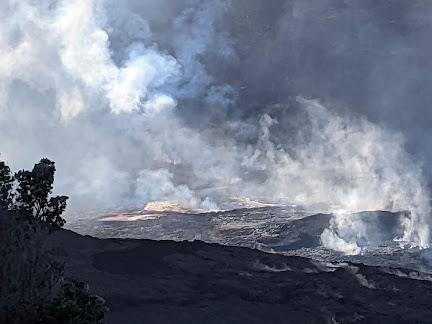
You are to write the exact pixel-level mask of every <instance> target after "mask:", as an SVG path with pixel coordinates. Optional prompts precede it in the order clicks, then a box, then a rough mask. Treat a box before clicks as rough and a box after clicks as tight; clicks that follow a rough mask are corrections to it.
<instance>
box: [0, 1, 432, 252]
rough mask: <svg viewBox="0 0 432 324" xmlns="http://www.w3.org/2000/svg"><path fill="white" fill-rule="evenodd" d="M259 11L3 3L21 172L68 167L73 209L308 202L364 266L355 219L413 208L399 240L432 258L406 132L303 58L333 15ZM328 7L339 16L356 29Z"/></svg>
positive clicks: (10, 154) (10, 157) (10, 135)
mask: <svg viewBox="0 0 432 324" xmlns="http://www.w3.org/2000/svg"><path fill="white" fill-rule="evenodd" d="M241 4H243V5H244V7H243V8H242V7H241ZM262 5H263V4H262V3H261V2H259V1H252V2H249V4H247V3H243V2H242V1H239V2H236V3H231V2H230V1H198V0H188V1H183V2H182V3H181V4H180V3H179V2H177V1H166V2H161V1H154V0H153V1H150V0H147V1H141V2H138V1H133V0H130V1H124V2H121V3H119V2H117V1H102V0H85V1H83V0H67V1H54V0H45V1H31V0H25V1H24V0H21V1H15V0H6V1H2V2H1V3H0V18H1V22H0V28H1V30H2V33H0V137H1V138H2V142H1V145H0V152H1V153H2V158H3V159H5V160H6V161H8V162H9V164H10V165H11V166H12V167H13V168H17V169H18V168H29V167H31V164H32V163H34V162H35V161H37V160H38V159H39V158H40V157H43V156H47V157H49V158H51V159H53V160H55V161H56V163H57V165H58V168H57V169H58V174H57V179H56V189H57V190H58V192H61V193H62V194H67V195H69V196H70V197H71V200H70V208H71V209H75V210H79V209H81V210H85V209H89V208H90V209H97V208H109V207H115V206H144V205H145V204H146V203H147V202H150V201H155V200H166V201H170V202H173V203H178V204H180V205H182V206H185V207H186V208H195V209H203V210H214V209H217V208H222V207H223V206H224V205H226V204H228V202H229V201H230V199H231V198H232V197H248V198H252V199H261V200H265V201H268V202H278V203H290V204H299V205H302V206H305V207H306V208H310V209H316V210H320V211H330V212H335V215H337V216H335V218H334V219H333V224H332V226H331V228H329V229H327V230H326V231H325V232H324V233H323V235H322V237H321V239H322V241H323V243H324V244H325V245H327V246H329V247H332V248H335V249H339V250H343V251H345V252H350V251H351V252H353V253H356V252H357V251H358V246H357V245H356V244H355V243H352V242H348V243H347V242H345V241H344V240H342V238H341V237H339V236H338V235H340V234H341V233H342V234H343V233H344V231H345V233H347V232H350V231H352V227H354V228H356V231H354V232H355V234H353V236H354V237H355V236H356V235H357V234H358V233H360V232H362V225H361V222H360V223H359V224H357V223H353V222H350V221H349V216H348V215H349V214H350V213H352V212H356V211H361V210H378V209H386V210H392V211H400V210H408V211H410V214H407V217H406V219H405V220H404V221H403V224H401V225H402V226H403V228H404V230H405V235H404V237H402V238H400V239H403V240H407V241H412V242H413V243H415V244H418V245H421V246H426V245H427V244H428V243H429V216H430V208H429V196H428V193H427V190H426V183H425V181H424V180H423V178H424V175H423V173H422V169H421V165H420V164H419V163H417V162H415V161H416V159H417V160H418V156H419V155H418V154H417V155H416V157H414V156H413V155H411V154H410V153H408V152H407V145H406V143H405V138H404V136H403V135H402V132H399V131H396V130H395V129H396V127H397V126H398V123H392V122H391V121H394V119H393V118H389V119H388V124H384V123H381V122H380V118H378V117H377V115H374V113H371V112H370V111H368V110H367V109H365V108H361V107H360V106H359V105H357V104H353V103H352V102H350V101H349V100H345V97H344V96H345V94H346V93H349V92H350V91H352V89H351V88H349V89H345V90H344V91H343V94H342V90H341V92H340V93H339V92H338V91H339V90H338V89H336V90H335V89H332V88H330V86H328V87H324V86H323V84H322V83H320V78H321V76H320V75H318V74H317V73H318V72H317V71H320V69H321V67H317V68H316V69H311V68H310V64H312V63H313V62H315V57H314V56H313V55H312V54H311V53H310V52H305V54H306V55H297V54H298V53H299V52H297V51H299V48H300V47H301V46H305V44H308V43H309V42H310V43H311V44H312V45H311V46H312V47H310V48H311V50H312V49H313V48H314V47H313V46H319V45H316V44H320V43H319V42H318V40H315V38H313V37H312V36H313V35H314V28H315V27H314V25H313V24H311V27H310V28H311V30H310V33H308V32H305V33H304V34H302V33H301V32H299V30H300V28H299V26H303V25H304V24H306V25H307V22H308V21H309V20H310V19H311V17H310V16H309V15H312V16H313V14H314V12H315V11H316V10H317V8H318V7H320V6H322V5H318V4H316V6H315V7H314V6H311V7H310V8H307V6H306V5H305V4H304V2H302V1H293V2H292V5H291V6H287V5H284V4H280V3H278V2H275V8H276V7H277V8H276V9H275V10H274V11H272V12H266V11H263V12H262V16H259V14H258V16H256V15H257V14H256V13H255V11H254V9H253V8H254V7H257V8H258V7H260V6H262ZM328 5H329V8H332V10H333V11H329V12H328V13H327V14H328V15H330V16H331V15H332V14H333V15H336V17H345V16H344V15H345V14H346V12H345V11H344V9H343V8H342V9H341V8H339V7H334V6H333V2H332V1H330V2H329V4H328ZM239 6H240V9H239ZM278 6H279V7H278ZM353 6H354V5H353ZM278 8H279V9H278ZM309 9H310V10H309ZM357 9H358V10H359V12H363V11H361V10H360V9H359V8H357ZM357 9H356V8H354V9H353V10H354V11H353V12H356V11H355V10H357ZM363 9H364V8H363ZM363 9H362V10H363ZM329 10H330V9H329ZM338 10H339V11H340V12H339V11H338ZM244 12H246V13H248V15H247V16H246V14H244V15H243V13H244ZM276 12H277V13H276ZM411 14H413V13H412V12H411ZM254 15H255V16H254ZM248 17H249V18H248ZM250 17H252V18H253V17H255V18H256V19H257V21H258V22H255V21H252V22H250V21H249V20H248V19H252V18H250ZM356 17H357V16H356ZM259 19H262V21H259ZM341 19H342V18H341ZM356 19H357V18H356ZM358 19H360V18H358ZM377 19H378V18H377ZM338 21H339V20H338ZM339 23H341V24H347V22H346V20H345V18H344V19H342V20H341V21H339ZM260 24H261V25H260ZM376 25H378V23H376ZM253 26H255V27H256V26H263V27H262V29H260V30H259V31H258V32H256V33H255V34H256V35H255V36H254V37H256V38H250V37H249V36H248V35H247V34H248V33H252V32H253V31H251V30H253ZM269 26H270V27H269ZM332 26H333V25H332ZM374 26H375V22H374V21H372V22H371V27H370V28H371V29H370V33H371V34H373V35H378V34H379V32H377V31H376V29H373V28H372V27H374ZM255 27H254V28H255ZM330 27H331V26H330ZM330 27H329V28H330ZM331 28H332V27H331ZM365 32H366V31H365ZM311 35H312V36H311ZM335 35H336V36H337V35H338V34H337V33H336V32H335ZM282 39H287V41H288V42H291V43H289V44H291V45H292V46H291V45H290V46H291V47H290V46H288V45H287V44H285V43H284V44H282ZM315 41H316V42H315ZM362 41H363V40H362V39H360V40H358V42H362ZM317 42H318V43H317ZM278 44H279V45H278ZM395 44H399V43H398V42H397V40H396V41H395ZM350 46H351V47H350ZM355 46H358V44H357V43H354V41H353V43H352V44H351V43H350V40H341V41H339V43H337V44H336V45H335V47H334V48H331V49H329V52H325V53H327V54H326V55H327V56H328V57H331V55H330V54H328V53H333V52H332V51H334V53H333V54H332V55H335V57H337V55H342V54H340V53H344V54H343V55H345V56H346V57H348V58H350V59H351V56H355V55H356V54H355V53H354V54H350V53H351V52H349V49H350V48H354V47H355ZM382 46H383V47H385V49H387V48H390V47H392V46H394V44H391V46H390V45H389V44H383V45H382ZM347 48H348V49H347ZM267 49H268V50H270V51H271V52H270V53H267V52H266V50H267ZM399 50H402V49H399ZM285 54H286V55H285ZM308 55H312V56H311V57H310V58H309V60H308ZM350 55H351V56H350ZM345 56H344V57H345ZM283 58H285V60H286V61H287V62H285V61H283V60H284V59H283ZM402 58H405V56H404V57H402ZM402 58H401V60H400V62H402V63H403V62H404V61H403V60H402ZM273 59H274V62H275V64H276V65H275V66H272V65H271V64H270V63H271V62H272V60H273ZM323 59H325V57H323ZM302 60H303V61H302ZM347 60H348V59H347ZM348 61H349V60H348ZM371 61H373V60H371ZM282 62H283V64H282ZM342 63H343V64H345V63H346V62H345V63H344V62H342ZM348 63H349V62H348ZM373 63H374V64H375V61H374V62H373ZM278 64H280V71H279V70H278V69H277V67H278ZM301 65H303V66H304V70H302V71H298V70H297V67H298V66H301ZM372 65H373V64H372V63H371V66H372ZM334 68H335V71H336V72H337V71H339V70H338V69H339V68H340V67H339V66H336V65H335V67H334ZM362 68H365V67H364V66H363V67H362ZM368 68H369V69H370V70H372V67H368ZM388 68H389V70H391V69H393V67H392V66H391V65H389V67H388ZM359 69H360V68H359ZM374 73H377V72H376V71H375V72H374ZM309 78H310V79H311V80H316V83H315V82H306V80H309ZM341 78H342V79H341V80H339V81H338V80H337V79H335V80H334V81H332V80H331V79H330V80H329V81H328V82H329V83H332V82H335V83H338V82H339V84H343V83H344V80H343V76H341ZM359 80H360V79H359ZM362 80H363V79H362ZM350 82H351V79H350ZM392 82H393V83H395V82H396V81H395V80H392ZM276 83H277V84H276ZM359 84H360V81H359ZM362 84H363V83H362ZM362 84H361V85H362ZM307 89H316V91H314V90H310V92H308V91H309V90H307ZM300 94H301V95H303V96H299V95H300ZM381 95H382V93H380V96H381ZM353 96H354V97H355V96H356V95H355V94H353ZM380 96H378V97H379V98H378V97H377V99H376V100H375V101H374V100H372V99H371V100H369V101H370V102H373V104H372V105H378V104H377V102H378V101H380V100H382V97H380ZM293 97H295V98H296V99H293ZM305 98H315V99H305ZM323 102H326V103H327V104H324V103H323ZM380 102H382V101H380ZM333 103H334V104H333ZM359 103H360V104H367V102H359ZM341 106H344V107H345V109H346V110H343V109H341V108H340V107H341ZM359 107H360V108H359ZM353 111H354V112H353ZM371 120H372V121H371ZM408 137H409V138H408V140H409V141H410V142H412V141H413V138H414V137H415V134H414V135H413V134H411V133H409V136H408ZM412 151H415V150H412ZM422 158H424V157H422ZM426 158H427V157H426ZM347 220H348V223H350V224H351V225H350V226H351V227H350V226H348V227H347ZM347 228H348V229H347ZM338 233H339V234H338ZM356 233H357V234H356ZM361 235H362V236H365V237H366V238H367V233H361ZM347 247H348V249H349V251H347V250H346V249H347Z"/></svg>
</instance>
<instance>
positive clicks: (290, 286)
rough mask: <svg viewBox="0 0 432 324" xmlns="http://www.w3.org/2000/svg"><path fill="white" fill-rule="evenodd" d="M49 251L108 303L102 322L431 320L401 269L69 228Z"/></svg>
mask: <svg viewBox="0 0 432 324" xmlns="http://www.w3.org/2000/svg"><path fill="white" fill-rule="evenodd" d="M48 245H49V246H52V247H54V248H55V249H56V250H57V254H58V255H61V259H63V261H64V262H65V265H66V275H67V276H69V277H72V278H74V279H78V280H83V281H85V282H87V283H88V284H89V285H90V288H91V290H92V292H93V293H95V294H97V295H100V296H102V297H103V298H104V299H105V300H106V302H107V305H108V307H109V308H110V312H109V314H108V317H107V321H108V323H189V324H190V323H384V322H385V323H429V322H430V318H431V316H432V309H431V308H430V306H429V305H430V302H431V301H432V282H431V278H430V276H429V275H424V274H421V273H417V272H413V271H408V270H402V269H400V270H398V269H392V268H388V267H370V266H364V265H359V264H350V263H323V262H317V261H313V260H310V259H306V258H300V257H289V256H282V255H277V254H267V253H264V252H260V251H257V250H251V249H247V248H239V247H227V246H220V245H217V244H206V243H203V242H199V241H195V242H173V241H150V240H128V239H96V238H93V237H89V236H81V235H78V234H76V233H74V232H71V231H67V230H60V231H57V232H56V233H54V234H52V236H51V237H50V238H49V240H48ZM412 278H416V279H412Z"/></svg>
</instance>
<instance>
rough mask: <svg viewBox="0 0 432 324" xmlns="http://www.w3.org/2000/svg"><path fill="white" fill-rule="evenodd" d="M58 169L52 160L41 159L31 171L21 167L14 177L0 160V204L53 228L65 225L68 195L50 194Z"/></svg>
mask: <svg viewBox="0 0 432 324" xmlns="http://www.w3.org/2000/svg"><path fill="white" fill-rule="evenodd" d="M55 171H56V169H55V163H54V162H53V161H51V160H49V159H42V160H40V162H39V163H36V164H35V165H34V167H33V170H32V171H28V170H21V171H18V172H17V173H15V174H14V175H13V176H12V175H11V172H10V168H9V167H8V166H7V165H6V164H5V163H4V162H0V206H3V207H4V208H7V209H9V210H15V211H18V212H19V215H21V216H22V217H24V218H26V219H28V220H32V219H38V220H41V221H43V222H46V223H47V224H49V225H51V227H52V228H60V227H62V226H63V225H64V224H65V222H66V221H65V220H64V219H63V218H62V217H61V214H62V213H63V212H64V211H65V209H66V201H67V199H68V197H66V196H56V197H49V196H50V194H51V192H52V189H53V183H54V174H55Z"/></svg>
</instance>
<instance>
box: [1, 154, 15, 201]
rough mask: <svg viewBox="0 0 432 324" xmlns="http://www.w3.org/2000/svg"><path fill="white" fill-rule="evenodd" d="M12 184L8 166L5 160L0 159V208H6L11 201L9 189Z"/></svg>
mask: <svg viewBox="0 0 432 324" xmlns="http://www.w3.org/2000/svg"><path fill="white" fill-rule="evenodd" d="M12 184H13V177H12V175H11V172H10V168H9V167H8V166H7V165H6V163H5V162H3V161H0V208H4V209H8V207H9V205H10V204H11V203H12V199H11V195H10V193H11V190H12Z"/></svg>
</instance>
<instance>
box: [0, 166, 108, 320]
mask: <svg viewBox="0 0 432 324" xmlns="http://www.w3.org/2000/svg"><path fill="white" fill-rule="evenodd" d="M54 173H55V165H54V162H52V161H50V160H48V159H42V160H41V161H40V162H39V163H37V164H35V166H34V168H33V170H32V171H26V170H22V171H19V172H17V173H16V174H14V175H13V176H12V175H11V172H10V168H9V167H8V166H7V165H6V164H5V163H4V162H0V261H1V262H0V323H101V321H102V320H103V318H104V316H105V312H106V311H107V308H106V307H105V306H104V300H103V299H102V298H100V297H98V296H92V295H91V294H90V292H89V289H88V286H87V285H86V284H85V283H82V282H77V281H73V282H71V283H68V282H67V280H65V278H64V267H63V265H61V264H60V263H58V262H57V261H55V258H54V256H53V253H52V252H53V251H52V250H49V249H47V248H46V247H45V241H46V238H47V236H48V235H49V233H50V232H51V231H52V230H53V229H58V228H60V227H62V226H63V225H64V224H65V220H64V219H63V218H62V217H61V214H62V213H63V212H64V210H65V208H66V201H67V198H68V197H66V196H56V197H50V194H51V192H52V188H53V182H54Z"/></svg>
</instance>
